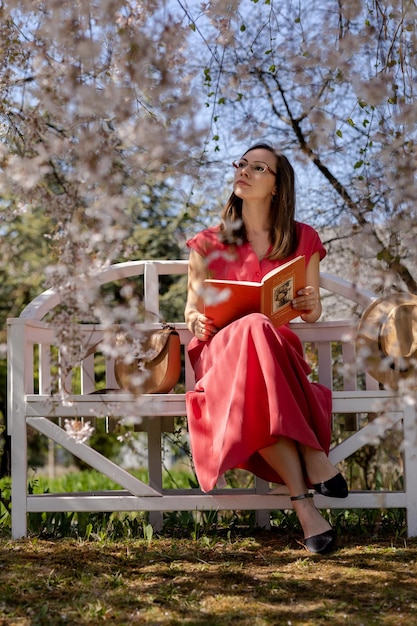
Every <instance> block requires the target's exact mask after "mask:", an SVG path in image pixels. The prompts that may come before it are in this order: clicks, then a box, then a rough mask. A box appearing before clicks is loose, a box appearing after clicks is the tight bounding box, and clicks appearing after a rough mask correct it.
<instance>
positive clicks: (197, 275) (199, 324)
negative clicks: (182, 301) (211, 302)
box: [184, 250, 217, 341]
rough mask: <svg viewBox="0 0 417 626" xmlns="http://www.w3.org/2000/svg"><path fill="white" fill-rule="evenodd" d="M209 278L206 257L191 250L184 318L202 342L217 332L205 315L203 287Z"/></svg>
mask: <svg viewBox="0 0 417 626" xmlns="http://www.w3.org/2000/svg"><path fill="white" fill-rule="evenodd" d="M207 277H208V272H207V264H206V261H205V259H204V257H202V256H201V254H198V252H196V251H195V250H191V252H190V259H189V263H188V291H187V303H186V305H185V311H184V317H185V321H186V324H187V326H188V328H189V329H190V331H191V332H192V333H193V335H195V336H196V337H198V339H201V340H206V341H207V340H208V339H210V337H212V335H214V333H215V332H216V330H217V329H216V328H215V326H214V325H213V323H212V321H211V319H210V318H209V317H206V316H205V315H204V313H203V310H204V308H203V306H204V305H203V301H202V296H201V293H202V287H203V281H204V279H205V278H207Z"/></svg>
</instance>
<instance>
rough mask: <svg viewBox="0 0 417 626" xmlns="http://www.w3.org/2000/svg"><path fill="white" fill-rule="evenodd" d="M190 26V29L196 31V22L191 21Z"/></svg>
mask: <svg viewBox="0 0 417 626" xmlns="http://www.w3.org/2000/svg"><path fill="white" fill-rule="evenodd" d="M189 27H190V29H191V30H192V31H194V32H195V24H194V22H191V24H189Z"/></svg>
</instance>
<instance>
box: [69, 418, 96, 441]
mask: <svg viewBox="0 0 417 626" xmlns="http://www.w3.org/2000/svg"><path fill="white" fill-rule="evenodd" d="M64 428H65V430H66V431H67V433H68V434H69V436H70V437H72V438H73V439H75V441H76V443H86V441H88V440H89V439H90V437H91V436H92V434H93V433H94V428H93V427H92V426H91V423H90V422H82V421H81V420H68V419H66V420H65V422H64Z"/></svg>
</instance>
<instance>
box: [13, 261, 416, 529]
mask: <svg viewBox="0 0 417 626" xmlns="http://www.w3.org/2000/svg"><path fill="white" fill-rule="evenodd" d="M186 272H187V262H186V261H136V262H127V263H121V264H117V265H114V266H111V267H109V268H107V269H105V270H102V271H101V272H100V273H99V274H98V275H97V276H96V277H95V282H96V284H97V283H100V284H103V285H104V284H105V283H111V282H113V281H115V280H119V279H131V278H133V277H136V276H140V275H143V286H144V287H143V289H144V293H143V304H144V307H145V309H146V310H147V311H149V312H151V313H152V314H156V315H158V314H159V291H160V290H159V280H160V277H161V276H163V275H178V274H186ZM80 280H81V279H80ZM321 286H322V288H323V289H325V290H326V292H330V293H334V294H337V297H338V298H342V299H343V298H344V299H347V300H349V301H352V302H356V303H358V305H359V307H360V308H361V309H363V308H364V307H366V306H367V305H368V304H369V303H370V302H371V301H372V298H373V296H372V294H370V293H368V292H365V291H363V290H362V291H361V290H358V289H357V288H355V287H354V286H353V285H352V284H350V283H347V282H346V281H344V280H341V279H339V278H335V277H332V276H330V275H327V274H323V275H322V276H321ZM60 301H61V296H60V294H59V293H58V292H56V291H54V290H48V291H46V292H44V293H43V294H41V295H40V296H38V297H37V298H35V299H34V300H33V302H32V303H31V304H29V305H28V306H27V307H26V308H25V310H24V311H23V312H22V314H21V316H20V317H19V318H13V319H9V320H8V430H9V433H10V435H11V446H12V535H13V537H14V538H18V537H22V536H25V535H26V533H27V514H28V513H29V512H61V511H149V512H150V519H151V522H152V523H153V524H154V525H155V526H156V527H157V528H158V527H159V528H160V527H161V523H162V512H166V511H203V510H254V511H256V512H257V516H258V523H259V524H261V525H265V526H266V525H267V524H268V521H269V511H270V510H278V509H287V508H290V507H291V504H290V501H289V498H288V496H287V495H271V494H269V485H268V484H267V483H266V482H265V481H262V480H255V483H254V485H255V486H254V487H253V488H251V489H249V488H248V489H231V488H226V489H216V490H215V491H213V492H211V493H210V494H203V493H202V492H201V491H199V490H198V489H187V490H163V489H162V456H161V434H162V433H163V432H164V431H169V430H170V429H171V427H172V420H173V417H174V416H184V415H185V399H184V394H182V393H170V394H164V395H147V396H142V397H141V398H140V404H139V405H138V403H137V401H135V400H134V399H133V398H132V397H131V396H130V395H129V394H125V393H110V394H106V395H104V394H93V395H91V392H93V391H94V382H93V381H94V372H93V370H94V355H90V356H89V357H88V358H86V359H85V360H84V361H83V362H82V364H81V373H80V376H81V393H77V394H74V395H70V396H65V394H63V395H59V394H57V395H53V396H52V395H51V393H50V389H51V380H52V373H51V369H52V365H51V347H53V346H55V348H54V349H55V351H59V348H58V347H57V337H56V333H55V331H54V328H53V327H52V326H51V325H50V324H49V323H48V322H47V321H45V319H44V318H45V316H46V315H47V314H48V313H49V312H50V311H51V310H52V309H54V307H56V306H57V305H59V304H60ZM168 321H169V320H168ZM175 326H176V328H177V329H178V330H179V333H180V337H181V343H182V344H183V345H184V346H186V345H187V344H188V342H189V340H190V336H191V335H190V333H189V331H188V330H187V328H186V326H185V324H184V323H180V324H175ZM292 328H293V329H294V330H295V332H296V333H297V334H298V335H299V337H300V339H301V341H302V342H303V344H310V347H311V346H314V347H315V348H316V351H317V358H318V378H319V381H320V382H321V383H323V384H325V385H327V386H328V387H330V388H331V389H332V390H333V411H334V419H335V420H336V419H338V417H337V416H338V415H340V414H342V415H343V416H346V415H350V416H351V418H352V419H357V418H358V425H359V428H358V430H356V431H355V432H353V434H351V435H350V436H348V437H347V438H345V439H344V440H343V441H342V442H341V443H340V444H339V445H335V446H334V447H333V448H332V450H331V453H330V458H331V460H332V462H333V463H338V462H340V461H342V460H344V459H346V458H347V457H349V455H351V454H353V453H354V452H355V451H357V450H359V449H360V448H361V447H362V446H364V445H366V444H368V443H372V444H374V443H375V440H376V439H377V438H378V436H383V435H384V433H385V432H386V431H387V430H389V429H390V428H392V427H395V428H397V429H399V430H400V431H401V432H402V434H403V442H404V446H403V447H402V448H401V449H400V450H398V457H402V463H403V477H404V488H403V489H402V490H401V491H387V490H385V491H351V492H350V494H349V497H348V498H347V499H346V500H343V501H341V500H337V499H332V498H324V497H323V496H320V495H317V496H315V501H316V505H317V506H318V507H321V508H330V509H331V508H335V509H340V508H344V509H345V508H346V509H349V508H363V509H367V508H404V509H406V510H407V526H408V535H409V536H417V480H416V478H415V477H416V476H417V446H416V442H417V420H416V410H415V407H414V406H413V404H412V403H409V402H407V401H405V400H403V398H402V397H401V396H399V395H397V394H396V393H394V392H392V391H389V390H381V389H380V388H379V385H378V383H376V381H374V380H373V379H372V378H370V377H369V376H368V375H366V374H364V373H363V372H361V371H360V367H359V366H358V365H357V363H356V353H355V329H356V324H354V322H353V321H352V320H342V321H322V322H321V321H319V322H317V323H316V324H305V323H302V322H300V323H293V324H292ZM80 332H81V336H82V337H83V342H84V343H85V347H87V346H88V345H92V344H94V343H96V342H97V341H99V340H100V339H101V338H102V336H103V327H102V326H99V325H94V324H83V325H82V327H80ZM336 345H338V346H339V349H340V355H341V356H340V357H339V360H340V359H341V360H342V361H343V367H342V370H343V371H342V379H343V380H342V382H341V381H340V376H339V375H338V376H335V375H334V372H335V366H334V363H333V361H334V347H335V346H336ZM185 352H186V351H185ZM36 370H37V371H36ZM336 378H337V388H335V387H336V383H335V380H336ZM193 385H194V379H193V372H192V369H191V366H190V363H189V361H188V358H187V355H186V354H185V388H186V389H192V388H193ZM106 386H107V387H108V388H114V387H115V386H116V382H115V380H114V372H113V362H112V360H111V359H107V365H106ZM139 414H140V416H141V419H142V425H141V428H142V429H143V430H144V431H146V432H147V436H148V451H149V452H148V470H149V481H148V483H147V484H145V483H144V482H142V481H140V480H138V479H137V478H135V477H134V476H133V475H132V474H131V473H129V472H127V471H126V470H124V469H122V468H121V467H119V466H118V465H116V464H115V463H113V462H112V461H110V460H109V459H107V458H105V457H104V456H103V455H101V454H99V453H98V452H97V451H96V450H94V449H92V448H91V447H90V446H89V445H87V444H84V443H77V442H75V441H74V439H73V438H72V437H70V436H69V434H68V433H67V431H66V430H65V429H64V428H63V427H62V422H63V421H64V419H65V418H79V417H81V416H83V417H84V418H85V419H86V420H90V419H93V418H94V419H100V418H107V417H108V416H116V417H117V416H119V417H123V416H126V415H138V416H139ZM368 417H369V419H368ZM28 427H31V428H33V429H35V431H38V432H39V433H42V434H43V435H45V436H46V437H47V438H49V439H50V440H52V441H54V442H56V443H57V444H59V445H60V446H62V447H63V448H65V449H66V450H68V451H69V452H71V453H72V454H74V455H75V456H77V457H79V458H80V459H82V460H83V461H85V462H86V463H87V464H89V465H90V466H91V467H93V468H95V469H96V470H98V471H99V472H102V473H103V474H105V475H107V476H108V477H110V478H111V479H112V480H113V481H115V482H116V483H117V484H118V485H120V487H121V489H120V490H117V491H106V492H99V493H98V492H95V493H89V492H88V493H86V492H82V493H56V494H52V493H47V494H38V495H33V494H29V493H28V487H27V475H28V474H27V429H28Z"/></svg>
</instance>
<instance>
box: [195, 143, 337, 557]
mask: <svg viewBox="0 0 417 626" xmlns="http://www.w3.org/2000/svg"><path fill="white" fill-rule="evenodd" d="M233 165H234V167H235V177H234V185H233V193H232V194H231V196H230V198H229V201H228V202H227V204H226V206H225V208H224V210H223V213H222V222H221V225H220V226H218V227H215V228H210V229H207V230H205V231H202V232H201V233H199V234H197V235H196V236H195V237H194V238H193V239H191V240H190V241H188V242H187V245H188V246H189V248H190V249H191V250H190V262H189V281H188V298H187V304H186V309H185V319H186V322H187V325H188V328H189V329H190V330H191V332H192V333H193V334H194V337H193V339H192V340H191V342H190V345H189V355H190V359H191V363H192V365H193V368H194V371H195V375H196V386H195V391H193V392H189V393H188V394H187V414H188V423H189V431H190V437H191V446H192V452H193V459H194V464H195V468H196V472H197V476H198V479H199V482H200V486H201V488H202V489H203V490H204V491H210V490H211V489H213V488H214V487H215V485H216V483H217V482H218V480H219V479H220V478H221V477H222V475H223V474H224V472H225V471H226V470H228V469H231V468H235V467H240V468H244V469H247V470H249V471H251V472H253V473H254V474H256V475H257V476H260V477H261V478H265V479H266V480H269V481H271V482H277V483H285V485H286V486H287V488H288V490H289V494H290V497H291V501H292V503H293V506H294V509H295V510H296V513H297V516H298V518H299V521H300V523H301V526H302V528H303V531H304V537H305V544H306V546H307V548H308V549H309V550H310V551H311V552H315V553H320V554H322V553H324V552H327V551H329V550H330V549H331V548H332V547H333V544H334V539H335V537H334V533H333V531H332V529H331V527H330V524H329V523H328V522H327V521H326V520H325V519H324V518H323V517H322V516H321V514H320V512H319V511H318V510H317V509H316V508H315V506H314V502H313V500H312V497H313V495H312V494H311V493H310V492H309V491H308V487H309V486H311V485H312V486H313V487H314V489H315V490H316V491H317V492H319V493H321V494H323V495H325V496H331V497H339V498H345V497H346V496H347V494H348V490H347V485H346V481H345V479H344V478H343V477H342V476H341V474H340V473H338V472H337V470H336V469H335V467H334V466H333V465H332V464H331V463H330V461H329V459H328V456H327V455H328V451H329V446H330V436H331V392H330V390H329V389H327V388H326V387H324V386H322V385H319V384H315V383H311V382H310V381H309V379H308V378H307V376H308V374H309V373H310V369H309V366H308V365H307V363H306V362H305V361H304V359H303V354H302V348H301V344H300V342H299V340H298V338H297V337H296V335H295V334H294V333H293V332H292V331H291V330H290V329H289V327H288V326H281V327H280V328H278V329H276V328H274V327H273V325H272V324H271V322H270V321H269V319H268V318H267V317H266V316H264V315H262V314H260V313H253V314H250V315H246V316H245V317H243V318H241V319H238V320H236V321H234V322H232V323H231V324H229V325H228V326H226V327H225V328H223V329H218V328H215V326H214V325H213V322H212V320H211V319H210V318H208V317H207V316H205V315H204V313H203V311H204V303H203V295H204V287H203V281H204V279H205V278H207V277H212V278H223V279H226V278H227V279H232V280H249V281H257V282H259V281H260V280H261V278H262V276H264V275H265V274H266V273H268V272H269V271H270V270H271V269H273V268H274V267H277V266H279V265H281V264H283V263H285V262H286V261H288V260H289V259H291V258H294V257H296V256H298V255H300V254H303V255H305V260H306V284H307V285H308V286H307V287H305V288H304V289H302V290H301V291H299V292H298V294H297V295H296V297H294V299H293V300H292V306H293V307H294V309H296V311H299V313H300V316H301V318H302V319H303V320H304V321H306V322H315V321H317V320H318V318H319V317H320V315H321V303H320V294H319V263H320V260H321V259H322V258H323V257H324V256H325V254H326V252H325V250H324V248H323V245H322V243H321V241H320V238H319V236H318V234H317V233H316V231H315V230H313V229H312V228H311V227H310V226H307V225H306V224H302V223H299V222H296V221H295V219H294V213H295V191H294V171H293V169H292V167H291V165H290V163H289V162H288V160H287V159H286V157H284V156H283V155H281V154H278V153H276V152H275V151H274V150H273V148H271V147H270V146H269V145H268V144H257V145H255V146H253V147H252V148H250V149H249V150H248V151H247V152H246V153H245V154H244V155H243V157H242V158H241V159H240V160H239V161H238V162H237V163H234V164H233ZM201 392H204V393H201Z"/></svg>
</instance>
